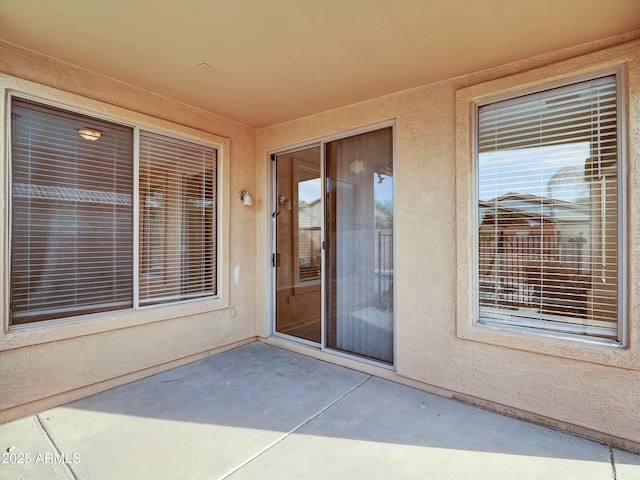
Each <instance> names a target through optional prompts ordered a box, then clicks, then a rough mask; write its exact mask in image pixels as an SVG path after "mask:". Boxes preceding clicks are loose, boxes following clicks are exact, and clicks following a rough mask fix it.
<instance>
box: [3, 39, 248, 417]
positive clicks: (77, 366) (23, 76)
mask: <svg viewBox="0 0 640 480" xmlns="http://www.w3.org/2000/svg"><path fill="white" fill-rule="evenodd" d="M0 72H1V74H0V88H2V91H3V94H4V95H5V96H6V92H7V91H9V90H11V91H18V92H21V93H24V94H28V95H31V96H34V97H36V98H40V99H43V100H47V101H51V102H55V103H56V104H60V105H66V106H69V107H73V108H76V109H82V110H84V111H87V112H91V113H95V114H100V115H105V116H108V117H110V118H113V119H116V120H122V121H130V122H136V123H141V124H143V125H145V126H147V127H150V128H154V129H161V130H163V131H168V132H172V133H175V134H177V135H181V136H187V137H194V138H200V139H204V140H206V141H211V142H213V143H215V144H218V145H220V153H221V157H222V160H221V161H220V163H219V172H220V173H219V174H220V175H221V176H222V182H221V191H222V194H223V198H222V199H221V205H220V211H219V216H220V218H221V221H222V224H223V225H222V229H223V232H222V236H221V238H220V240H221V245H222V247H221V248H222V252H223V257H224V258H222V261H223V265H221V266H220V268H221V272H222V275H223V278H222V279H221V285H220V299H218V300H215V301H204V302H193V303H190V304H188V305H187V306H177V307H176V306H172V307H157V308H152V309H148V310H146V311H142V310H141V311H139V312H125V313H119V314H106V315H98V316H96V317H95V318H91V319H89V320H80V321H66V322H65V321H63V322H54V324H51V325H33V326H29V327H25V328H20V329H14V330H9V329H8V328H7V319H6V318H4V315H5V310H6V309H5V308H4V307H5V302H6V300H7V299H6V294H7V292H6V289H5V284H4V280H5V279H7V276H6V266H5V261H6V258H7V246H6V236H5V234H4V232H5V229H4V226H5V225H6V221H7V205H6V202H5V198H6V192H5V191H4V189H5V188H6V183H5V175H6V173H7V163H6V156H5V155H4V154H3V155H2V161H1V163H0V165H1V167H0V171H1V172H2V182H0V193H1V195H0V199H1V200H0V201H1V202H2V203H1V204H0V212H1V215H0V224H1V225H2V226H3V227H2V232H3V234H2V238H1V239H0V247H1V250H2V256H1V258H2V271H3V272H5V275H4V276H3V280H2V281H1V282H0V283H1V284H2V288H1V289H0V291H1V293H0V295H1V299H2V309H1V310H2V315H3V318H2V324H3V329H2V333H1V337H0V392H1V394H0V410H2V412H1V413H0V420H2V421H5V420H8V419H11V418H15V417H17V416H21V415H24V414H27V413H29V412H31V411H35V410H38V409H41V408H44V407H49V406H52V405H55V404H58V403H61V402H64V401H68V400H70V399H73V398H78V397H81V396H83V395H87V394H90V393H94V392H95V391H98V390H101V389H104V388H109V387H112V386H114V385H117V384H118V383H122V382H125V381H130V380H132V379H135V378H138V377H140V376H144V375H149V374H152V373H155V372H157V371H158V370H160V369H163V368H168V367H171V366H176V365H179V364H180V363H184V362H186V361H191V360H194V359H196V358H199V357H201V356H206V355H208V354H211V353H214V352H216V351H219V349H221V348H224V347H225V346H231V345H235V344H237V342H243V341H247V340H253V339H255V316H256V312H255V298H256V290H255V280H254V278H255V263H256V261H255V209H254V208H251V207H244V206H243V205H242V204H241V202H240V201H239V200H238V198H237V192H238V191H239V190H240V189H243V188H244V189H247V190H249V191H251V192H254V191H255V168H254V162H255V130H254V129H253V128H251V127H248V126H246V125H242V124H239V123H236V122H233V121H230V120H228V119H225V118H223V117H220V116H218V115H214V114H211V113H208V112H205V111H202V110H198V109H195V108H193V107H190V106H188V105H185V104H181V103H179V102H176V101H173V100H170V99H167V98H164V97H160V96H158V95H155V94H153V93H150V92H147V91H143V90H140V89H137V88H134V87H132V86H130V85H126V84H122V83H119V82H116V81H114V80H112V79H108V78H105V77H102V76H99V75H96V74H94V73H91V72H88V71H86V70H82V69H80V68H77V67H75V66H72V65H69V64H65V63H62V62H59V61H56V60H54V59H51V58H49V57H45V56H41V55H39V54H35V53H33V52H30V51H27V50H24V49H22V48H19V47H16V46H14V45H11V44H6V43H0ZM4 108H5V101H3V105H2V119H3V122H2V124H3V126H4V128H3V129H2V151H3V152H5V151H6V149H5V138H6V132H7V129H6V126H5V122H4V118H6V117H5V112H4ZM257 203H258V204H259V201H258V202H257Z"/></svg>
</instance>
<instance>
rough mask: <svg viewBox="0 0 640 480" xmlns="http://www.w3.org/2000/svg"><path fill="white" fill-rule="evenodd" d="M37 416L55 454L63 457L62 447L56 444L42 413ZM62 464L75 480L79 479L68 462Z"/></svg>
mask: <svg viewBox="0 0 640 480" xmlns="http://www.w3.org/2000/svg"><path fill="white" fill-rule="evenodd" d="M35 417H36V421H37V422H38V425H39V426H40V430H42V433H43V434H44V436H45V438H46V439H47V441H48V442H49V445H51V448H52V449H53V452H54V455H55V456H56V457H58V458H62V457H63V455H62V452H61V451H60V449H59V448H58V445H56V442H55V441H54V440H53V438H52V437H51V435H50V434H49V431H48V430H47V428H46V427H45V426H44V424H43V423H42V420H41V419H40V415H39V414H36V415H35ZM60 464H61V465H63V466H64V469H65V471H66V472H67V473H68V474H69V476H70V477H71V478H73V480H78V477H77V475H76V474H75V472H74V471H73V469H72V468H71V466H70V465H69V464H68V463H66V462H60Z"/></svg>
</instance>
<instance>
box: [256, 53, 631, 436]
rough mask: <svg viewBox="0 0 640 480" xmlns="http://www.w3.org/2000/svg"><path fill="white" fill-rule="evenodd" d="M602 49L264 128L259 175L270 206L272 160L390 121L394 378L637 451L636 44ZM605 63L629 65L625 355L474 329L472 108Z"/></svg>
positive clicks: (262, 310) (262, 306) (263, 236)
mask: <svg viewBox="0 0 640 480" xmlns="http://www.w3.org/2000/svg"><path fill="white" fill-rule="evenodd" d="M599 48H600V50H598V49H597V48H594V45H591V50H590V51H589V53H586V54H585V50H584V49H574V50H568V51H562V52H554V53H550V54H549V55H547V56H545V57H536V58H535V59H531V60H528V61H524V62H519V63H517V64H512V65H508V66H505V67H501V68H496V69H493V70H490V71H485V72H481V73H477V74H474V75H469V76H467V77H463V78H458V79H454V80H451V81H445V82H440V83H437V84H433V85H427V86H424V87H420V88H416V89H412V90H408V91H404V92H400V93H397V94H393V95H389V96H385V97H382V98H378V99H374V100H371V101H367V102H364V103H360V104H357V105H352V106H349V107H346V108H341V109H338V110H334V111H330V112H325V113H322V114H320V115H315V116H311V117H307V118H303V119H300V120H297V121H293V122H288V123H284V124H280V125H275V126H272V127H269V128H264V129H260V130H258V132H257V148H256V152H257V181H258V186H259V191H260V192H261V195H263V196H264V197H265V198H267V195H268V191H269V190H268V186H269V165H268V163H269V162H268V153H269V152H273V151H277V150H278V149H281V148H284V147H287V146H291V145H296V144H303V143H305V142H308V141H311V140H314V139H318V138H322V137H324V136H328V135H333V134H336V133H339V132H343V131H347V130H350V129H354V128H359V127H362V126H365V125H369V124H373V123H376V122H382V121H385V120H389V119H392V118H395V119H396V169H395V174H394V181H395V186H396V219H395V221H396V255H397V257H396V260H397V261H396V282H395V285H396V289H397V303H396V322H397V323H396V336H397V338H396V341H397V363H396V375H397V378H398V379H407V378H408V379H411V380H416V381H418V382H423V384H424V385H425V387H426V386H431V387H435V389H436V390H437V391H440V392H442V391H447V392H449V394H450V395H452V396H455V393H454V392H458V393H460V394H463V395H465V396H468V397H466V399H467V400H470V398H469V397H472V398H475V399H478V400H480V401H481V403H483V404H484V405H487V404H488V405H493V406H494V407H495V408H497V409H498V410H503V411H509V409H515V410H513V411H512V413H513V414H522V415H524V416H528V417H529V418H531V419H536V420H542V421H544V420H545V419H546V420H547V421H548V422H547V423H551V424H555V425H565V426H573V427H576V428H574V429H573V430H574V431H578V430H580V429H581V428H585V429H589V430H591V431H594V432H600V433H601V434H603V436H602V437H601V438H606V437H609V438H614V437H615V438H618V439H622V441H623V443H626V444H627V445H630V444H634V445H635V447H634V448H640V401H639V399H640V224H639V220H638V213H639V211H638V210H639V206H640V138H639V137H640V42H638V41H635V42H631V43H626V44H622V45H618V46H615V47H610V46H609V45H607V46H606V48H605V46H604V44H601V45H600V47H599ZM594 50H595V51H594ZM614 65H625V67H626V78H627V82H628V88H627V92H626V94H627V95H628V102H627V103H628V105H629V110H628V123H627V131H626V134H627V138H626V144H627V146H628V155H627V167H628V207H629V208H628V210H629V215H628V217H629V219H628V221H627V233H628V235H627V236H628V242H627V244H628V253H629V254H628V257H627V259H626V263H627V266H628V282H627V292H628V310H627V322H628V332H629V342H628V347H627V348H617V347H610V346H603V345H597V344H593V343H588V342H584V341H579V340H566V339H557V338H549V337H542V336H532V335H524V334H513V333H501V332H495V331H494V332H486V331H481V332H480V333H478V332H477V331H478V330H479V329H480V327H475V326H473V325H472V320H471V308H470V307H471V303H470V299H471V298H472V293H473V292H472V287H471V282H470V278H471V263H470V262H471V261H472V260H471V256H470V252H471V250H470V249H471V239H472V236H471V230H470V228H469V219H470V212H471V209H472V207H471V202H472V199H471V187H470V185H471V183H470V182H471V178H470V171H471V169H470V162H471V156H470V151H469V147H470V143H469V142H470V136H469V131H468V129H469V128H470V121H469V120H470V116H471V108H470V105H471V103H470V102H472V101H473V100H474V99H475V98H477V97H479V96H482V95H488V94H490V93H491V94H498V93H502V92H507V91H512V90H519V89H522V88H525V87H530V86H535V85H539V84H544V83H546V82H548V81H552V80H556V79H562V78H571V77H574V76H576V75H579V74H583V73H587V72H591V71H597V70H600V69H603V68H606V67H610V66H614ZM269 218H270V217H269V212H268V211H266V208H263V209H261V211H259V212H258V259H259V260H260V257H261V256H262V257H265V258H266V255H267V252H268V245H269ZM435 252H437V254H435ZM262 265H265V267H262ZM266 265H267V262H266V261H264V262H260V261H259V262H258V292H267V291H268V288H267V285H268V278H269V272H268V269H267V268H266ZM259 302H260V303H259V306H258V325H257V328H258V334H259V335H261V336H265V337H266V336H268V335H269V334H270V330H269V322H268V321H265V319H268V318H269V297H268V295H267V294H264V295H263V296H262V297H260V298H259ZM480 330H481V329H480ZM309 351H310V350H309ZM427 389H428V387H427ZM485 402H488V403H485ZM502 407H507V408H502Z"/></svg>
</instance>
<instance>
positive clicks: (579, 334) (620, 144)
mask: <svg viewBox="0 0 640 480" xmlns="http://www.w3.org/2000/svg"><path fill="white" fill-rule="evenodd" d="M611 75H615V77H616V95H617V98H616V103H617V118H616V121H617V151H618V161H617V169H618V170H617V178H616V181H617V192H618V198H617V200H618V202H617V219H618V222H617V223H618V225H617V228H618V244H617V253H618V272H617V281H618V289H617V301H618V312H617V313H618V318H617V338H616V339H615V340H613V339H607V338H600V337H597V336H595V335H594V334H589V333H585V332H584V331H583V329H582V328H580V327H578V326H576V327H575V329H574V330H575V332H576V333H575V334H574V333H569V332H560V331H558V328H554V325H555V323H554V322H551V323H547V322H548V321H547V320H540V319H533V318H527V317H524V316H523V317H522V318H520V319H518V320H516V319H515V318H506V317H507V316H506V315H505V316H501V315H499V314H496V316H495V317H488V316H481V314H480V305H479V300H480V288H479V284H478V282H479V225H478V200H479V195H478V188H479V175H478V167H479V165H478V158H479V152H478V144H479V140H478V135H479V124H478V112H479V109H480V108H481V107H483V106H487V105H492V104H496V103H501V102H506V101H509V100H514V99H519V98H522V97H524V96H527V95H541V96H544V93H545V92H547V91H549V92H553V91H555V90H557V89H561V88H563V87H571V86H573V85H576V84H578V83H580V82H586V81H590V80H597V79H599V78H602V77H607V76H611ZM622 78H623V72H622V68H621V67H620V68H614V69H607V70H604V71H599V72H594V73H593V74H590V75H582V76H579V77H573V78H569V79H566V80H562V81H558V82H552V83H550V84H546V85H545V84H543V85H539V86H537V87H533V88H529V89H524V90H520V91H516V92H512V93H509V94H508V95H499V96H495V97H488V98H484V99H482V100H480V101H476V102H475V103H474V106H473V120H474V122H473V200H474V204H475V211H474V215H473V252H474V258H473V291H474V314H473V317H474V318H473V321H474V324H475V325H487V326H491V327H494V328H507V329H514V330H515V331H525V332H531V333H540V334H542V335H560V336H567V337H568V338H574V337H575V338H578V339H588V340H589V341H593V342H601V343H604V344H612V345H619V346H624V345H626V340H627V339H626V328H625V319H626V315H625V298H626V295H625V293H626V258H627V257H626V250H625V248H626V220H627V217H626V201H625V199H626V195H627V192H626V182H625V181H624V179H625V178H626V169H625V166H626V165H625V164H626V162H625V154H624V152H625V150H626V148H625V142H624V138H625V137H624V135H623V133H622V132H623V131H624V118H625V115H624V112H625V109H624V102H623V101H622V100H623V95H622V93H621V92H623V91H624V89H623V82H622ZM501 317H502V318H501ZM565 328H568V327H567V326H566V325H565Z"/></svg>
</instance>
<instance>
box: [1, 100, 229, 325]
mask: <svg viewBox="0 0 640 480" xmlns="http://www.w3.org/2000/svg"><path fill="white" fill-rule="evenodd" d="M136 137H138V139H139V141H138V142H135V141H134V139H135V138H136ZM134 145H139V147H138V150H139V151H135V148H134ZM136 155H139V165H140V167H139V171H138V172H135V169H134V165H135V162H134V158H135V157H136ZM10 157H11V164H10V168H11V176H10V187H11V188H10V192H11V197H10V208H11V225H10V232H11V233H10V241H11V243H10V245H11V273H10V299H11V304H10V321H11V324H12V325H18V324H26V323H32V322H38V321H44V320H53V319H59V318H66V317H72V316H77V315H83V314H89V313H97V312H105V311H113V310H118V309H127V308H137V307H138V306H143V305H147V304H152V303H165V302H174V301H178V300H184V299H188V298H194V297H202V296H213V295H216V290H217V289H216V277H217V273H216V272H217V269H216V250H217V249H216V225H217V222H216V161H217V158H216V150H215V149H214V148H211V147H206V146H202V145H198V144H194V143H188V142H184V141H181V140H177V139H174V138H170V137H164V136H160V135H155V134H151V133H146V132H140V133H138V132H137V131H136V130H135V129H133V128H131V127H128V126H123V125H119V124H116V123H112V122H108V121H104V120H99V119H96V118H92V117H89V116H85V115H81V114H77V113H74V112H69V111H65V110H62V109H58V108H54V107H51V106H48V105H43V104H39V103H37V102H33V101H30V100H25V99H20V98H17V97H12V98H11V144H10ZM136 173H137V174H138V175H136ZM137 178H139V181H138V183H139V185H138V189H137V190H138V194H137V195H136V193H135V188H136V179H137ZM136 201H137V202H138V203H137V205H138V208H137V211H138V212H139V213H138V216H137V218H136V217H135V215H134V212H135V211H136V208H134V207H135V205H134V204H135V203H136ZM134 259H138V262H137V263H138V264H137V265H136V264H135V262H134Z"/></svg>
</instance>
